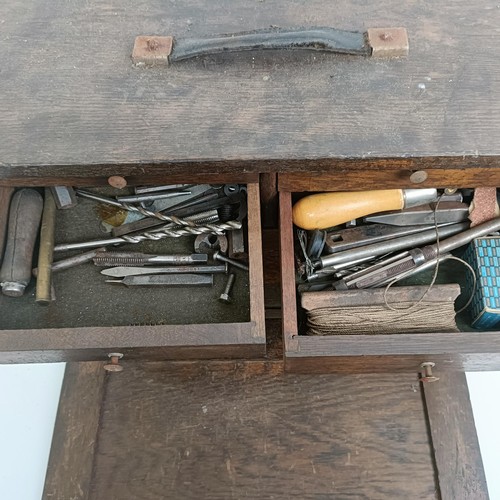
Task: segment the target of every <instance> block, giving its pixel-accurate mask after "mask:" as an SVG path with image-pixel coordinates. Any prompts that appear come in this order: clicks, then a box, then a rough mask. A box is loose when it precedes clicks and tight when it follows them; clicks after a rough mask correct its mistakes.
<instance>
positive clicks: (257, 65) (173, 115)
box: [0, 0, 500, 372]
mask: <svg viewBox="0 0 500 500" xmlns="http://www.w3.org/2000/svg"><path fill="white" fill-rule="evenodd" d="M497 17H498V9H497V5H496V4H495V3H494V2H492V1H490V0H483V1H481V2H479V3H477V2H476V3H471V2H466V1H465V0H460V1H457V2H445V1H442V2H434V3H433V4H432V6H427V7H425V8H424V7H423V6H421V5H420V4H413V3H410V2H404V3H401V2H399V1H396V0H385V1H384V2H382V3H381V4H380V3H379V4H377V7H376V9H375V8H374V7H373V6H372V5H370V4H369V3H365V2H351V1H349V0H342V1H340V2H335V4H330V3H328V2H327V3H325V2H323V1H320V0H312V1H310V2H300V1H296V2H292V3H290V2H283V1H280V0H268V1H265V2H250V3H249V2H234V1H229V0H221V1H218V2H215V3H214V2H210V5H209V4H208V3H206V2H203V1H201V0H196V1H193V2H176V3H172V4H169V7H168V9H167V8H166V7H165V5H164V4H163V3H162V2H154V1H151V2H149V1H148V2H144V3H142V4H137V3H135V2H132V1H131V0H127V1H125V2H123V1H120V2H118V1H115V0H112V1H111V2H107V3H106V4H105V5H104V4H101V3H98V2H91V3H90V4H88V3H85V4H84V3H67V2H63V1H55V2H48V1H46V0H31V1H29V2H21V1H14V2H10V3H9V6H8V7H6V9H5V12H4V13H3V14H2V24H1V33H2V36H1V41H0V44H1V45H0V48H1V51H0V68H1V73H0V76H1V78H0V109H1V110H2V112H1V113H0V130H1V133H0V184H1V185H8V186H48V185H57V184H67V185H75V186H95V185H103V184H106V182H107V179H108V178H109V177H110V176H121V177H123V178H125V179H126V181H127V182H128V185H130V186H132V185H136V184H155V183H165V182H171V183H176V182H197V183H224V182H229V181H230V182H240V183H247V184H248V185H249V232H250V234H249V236H250V240H251V243H250V260H251V262H250V264H251V277H250V280H251V317H250V320H249V321H248V322H244V323H242V324H237V325H236V324H231V323H227V324H225V325H223V326H220V325H211V326H206V325H205V326H203V327H201V326H197V327H193V326H190V325H177V326H175V327H173V326H172V327H169V326H168V325H167V326H161V327H107V328H100V327H99V325H95V327H94V328H93V329H86V330H84V331H81V330H78V329H76V328H65V329H58V328H57V324H56V323H55V324H54V329H41V330H37V329H30V330H27V331H21V332H20V331H12V330H3V331H0V351H1V353H2V354H1V355H0V360H1V361H3V362H20V361H57V360H91V359H103V358H105V357H106V355H107V354H108V353H109V352H111V351H115V350H117V351H119V352H122V351H123V352H125V353H126V356H127V358H141V359H157V360H160V359H196V358H210V357H212V358H220V357H241V358H249V357H256V356H257V357H258V356H263V355H264V346H265V335H264V326H263V325H264V304H263V277H262V266H261V262H262V255H261V254H262V252H261V230H260V225H259V218H260V214H259V199H258V193H257V190H258V186H259V184H260V192H261V200H262V203H263V212H264V219H265V220H269V219H272V217H273V216H275V215H276V212H277V210H278V208H277V205H276V198H277V192H278V191H279V198H280V208H279V211H280V213H279V215H280V231H281V257H282V283H283V323H284V328H283V330H284V338H285V359H286V367H287V369H289V370H298V371H310V372H315V371H332V370H333V371H341V372H359V371H394V370H399V369H401V370H403V369H404V370H408V369H410V370H417V369H418V366H419V363H420V362H421V361H422V360H427V359H428V357H429V356H432V357H433V359H436V360H439V361H441V362H442V363H441V366H442V367H446V368H450V369H457V370H461V369H464V368H466V369H491V368H498V367H499V366H500V356H499V354H500V334H498V333H495V332H492V333H478V334H475V333H474V334H473V333H470V334H460V335H457V336H450V335H444V334H439V332H438V333H436V334H435V335H428V336H425V337H424V336H418V337H417V336H412V335H405V334H402V335H400V336H398V338H397V339H392V338H391V339H389V338H387V337H384V338H382V339H381V338H377V337H373V338H372V337H370V338H357V339H352V338H349V339H342V338H321V339H319V338H317V339H316V338H302V337H299V336H297V330H296V326H295V323H296V309H295V308H296V302H295V292H294V287H293V284H292V269H293V259H292V253H291V246H290V245H291V234H292V233H291V231H292V226H291V221H290V203H291V201H290V200H291V197H290V193H292V192H308V191H323V190H332V191H335V190H360V189H376V188H395V187H398V188H399V187H414V186H415V185H414V184H412V182H411V181H410V175H411V174H412V173H413V172H415V171H424V172H425V175H424V177H426V180H424V182H422V183H421V184H418V186H421V187H429V186H435V187H446V186H454V187H463V186H467V187H475V186H484V185H490V186H491V185H494V186H500V168H499V160H498V159H499V158H500V146H499V141H498V137H499V127H500V120H499V118H498V117H499V116H500V98H499V97H500V85H499V83H498V68H497V66H498V65H497V64H496V63H495V61H496V59H497V57H496V56H497V54H496V48H497V47H498V42H499V37H500V35H499V33H498V30H497V29H496V26H497V24H498V22H497V21H498V19H497ZM269 25H280V26H317V25H326V26H333V27H338V28H341V29H347V30H356V31H361V32H363V31H366V29H367V28H371V27H396V26H404V27H405V28H406V29H407V31H408V34H409V39H410V53H409V56H408V57H407V58H401V59H387V60H386V59H375V58H369V57H359V56H345V55H334V54H325V53H322V52H311V51H289V52H278V51H267V52H260V53H253V52H245V53H239V54H219V55H214V56H206V57H202V58H199V59H195V60H189V61H184V62H177V63H175V64H172V65H171V66H169V67H165V66H155V67H136V66H134V65H133V64H132V61H131V52H132V48H133V45H134V39H135V37H136V36H138V35H149V34H151V35H174V36H175V37H189V36H196V37H198V36H205V35H210V34H214V33H223V32H235V31H241V30H248V29H254V28H258V27H268V26H269ZM14 306H15V304H14V301H13V307H14ZM138 320H139V321H138V322H139V323H140V318H138ZM0 324H1V320H0Z"/></svg>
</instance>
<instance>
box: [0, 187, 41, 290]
mask: <svg viewBox="0 0 500 500" xmlns="http://www.w3.org/2000/svg"><path fill="white" fill-rule="evenodd" d="M42 208H43V199H42V197H41V195H40V193H38V191H35V190H34V189H21V190H20V191H17V192H16V194H14V196H13V197H12V202H11V204H10V211H9V227H8V230H7V245H6V248H5V255H4V259H3V262H2V268H1V269H0V284H1V287H2V293H3V294H4V295H8V296H10V297H20V296H21V295H23V294H24V290H25V288H26V287H27V286H28V283H29V282H30V279H31V267H32V266H31V265H32V260H33V250H34V247H35V241H36V238H37V236H38V228H39V226H40V218H41V216H42Z"/></svg>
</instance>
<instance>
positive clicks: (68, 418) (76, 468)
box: [43, 362, 106, 500]
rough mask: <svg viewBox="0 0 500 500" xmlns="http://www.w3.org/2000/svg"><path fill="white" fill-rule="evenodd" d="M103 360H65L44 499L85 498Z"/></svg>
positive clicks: (103, 378)
mask: <svg viewBox="0 0 500 500" xmlns="http://www.w3.org/2000/svg"><path fill="white" fill-rule="evenodd" d="M103 365H104V363H100V362H92V363H68V365H66V371H65V374H64V381H63V386H62V390H61V397H60V402H59V408H58V410H57V417H56V424H55V427H54V435H53V438H52V447H51V450H50V457H49V465H48V468H47V475H46V478H45V487H44V491H43V499H44V500H69V499H71V500H86V499H88V495H89V490H90V484H91V480H92V467H93V464H94V451H95V450H96V444H97V434H98V429H99V422H100V416H101V405H102V404H103V397H104V392H105V385H106V372H105V371H104V369H103Z"/></svg>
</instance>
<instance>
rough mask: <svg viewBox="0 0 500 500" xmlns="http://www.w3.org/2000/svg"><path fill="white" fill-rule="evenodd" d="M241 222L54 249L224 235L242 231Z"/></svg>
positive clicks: (75, 244)
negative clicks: (233, 231)
mask: <svg viewBox="0 0 500 500" xmlns="http://www.w3.org/2000/svg"><path fill="white" fill-rule="evenodd" d="M240 228H241V222H238V221H232V222H231V223H228V222H225V223H220V224H207V225H205V226H199V227H183V228H177V229H166V228H164V229H162V230H161V231H155V232H146V233H143V234H138V235H135V236H129V235H123V236H119V237H116V238H108V239H105V240H93V241H84V242H81V243H61V244H59V245H56V247H55V248H54V251H55V252H63V251H66V250H79V249H82V248H95V247H105V246H109V245H119V244H121V243H140V242H141V241H146V240H151V241H159V240H162V239H164V238H169V237H173V238H179V237H180V236H191V235H193V234H194V235H197V234H207V233H208V234H217V235H222V234H224V231H225V230H232V229H240Z"/></svg>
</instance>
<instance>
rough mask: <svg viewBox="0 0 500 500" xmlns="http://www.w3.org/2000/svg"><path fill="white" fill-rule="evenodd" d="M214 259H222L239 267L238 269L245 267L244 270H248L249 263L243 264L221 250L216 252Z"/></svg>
mask: <svg viewBox="0 0 500 500" xmlns="http://www.w3.org/2000/svg"><path fill="white" fill-rule="evenodd" d="M214 259H215V260H220V261H221V262H227V263H228V264H231V265H232V266H234V267H237V268H238V269H243V271H248V266H247V265H245V264H242V263H241V262H238V261H237V260H234V259H229V258H228V257H226V256H225V255H222V254H221V253H220V252H219V251H217V252H215V253H214Z"/></svg>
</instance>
